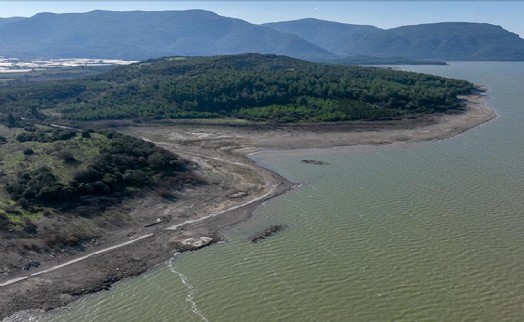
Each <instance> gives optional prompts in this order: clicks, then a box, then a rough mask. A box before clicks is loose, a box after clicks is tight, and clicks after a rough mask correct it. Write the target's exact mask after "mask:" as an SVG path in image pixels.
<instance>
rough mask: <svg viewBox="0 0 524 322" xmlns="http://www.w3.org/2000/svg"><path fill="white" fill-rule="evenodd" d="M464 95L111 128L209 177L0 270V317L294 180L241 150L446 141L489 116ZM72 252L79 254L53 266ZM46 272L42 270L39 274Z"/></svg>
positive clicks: (101, 276)
mask: <svg viewBox="0 0 524 322" xmlns="http://www.w3.org/2000/svg"><path fill="white" fill-rule="evenodd" d="M464 99H465V100H466V101H467V109H466V111H465V112H462V113H450V114H439V115H425V116H419V117H416V118H408V119H403V120H394V121H379V122H345V123H337V124H333V123H322V124H315V125H297V126H295V125H293V126H268V127H242V126H229V127H228V126H218V125H211V124H180V123H176V122H174V123H173V124H163V125H153V126H140V127H124V128H119V129H118V130H119V131H121V132H124V133H127V134H131V135H134V136H137V137H142V138H144V139H147V140H151V141H153V142H155V143H156V144H158V145H160V146H162V147H164V148H167V149H170V150H173V151H174V152H175V153H177V154H179V155H181V156H182V157H184V158H188V159H191V160H193V161H194V162H196V163H197V164H198V165H199V169H198V172H199V174H200V175H202V176H203V177H204V178H205V179H206V180H208V182H210V183H211V184H209V185H206V186H203V187H198V188H195V189H194V190H189V191H185V192H184V193H183V195H181V196H180V198H179V200H178V201H177V202H175V203H168V202H166V201H160V200H155V199H148V198H145V199H144V200H143V201H142V202H140V203H138V204H136V205H133V207H134V208H133V209H132V210H130V212H129V214H128V216H129V218H130V219H132V220H130V222H131V224H130V225H129V226H126V227H122V228H121V229H120V230H119V231H118V232H116V233H108V234H106V235H104V236H101V238H100V239H98V240H97V242H96V243H94V244H92V245H88V246H87V247H86V248H85V250H83V251H81V252H76V253H65V254H62V255H61V256H57V257H53V258H45V259H44V260H42V261H41V265H40V266H39V267H38V268H32V269H31V270H29V271H18V272H13V273H10V274H4V275H3V276H2V277H0V289H1V292H0V319H2V318H4V317H6V316H9V315H11V314H13V313H14V312H17V311H20V310H28V309H43V310H49V309H53V308H56V307H59V306H63V305H66V304H67V303H69V302H71V301H73V300H75V299H76V298H78V297H79V296H81V295H83V294H88V293H92V292H97V291H100V290H103V289H107V288H109V287H110V286H111V284H112V283H114V282H116V281H118V280H121V279H123V278H126V277H130V276H136V275H138V274H141V273H143V272H145V271H146V270H148V269H149V268H151V267H153V266H155V265H157V264H159V263H162V262H164V261H166V260H168V259H169V258H170V257H172V256H173V254H174V253H175V252H177V251H180V250H191V249H193V248H198V247H200V245H197V244H194V245H191V244H189V245H187V243H185V241H187V240H198V239H201V238H210V239H211V240H212V241H217V240H219V239H220V232H221V230H223V229H224V228H227V227H229V226H231V225H234V224H236V223H239V222H241V221H244V220H246V219H248V218H249V217H250V216H251V214H252V212H253V210H254V209H255V208H256V207H257V206H259V205H260V204H261V203H263V202H264V201H265V200H268V199H269V198H273V197H275V196H278V195H280V194H282V193H285V192H286V191H288V190H289V189H292V188H293V187H294V184H293V183H290V182H288V181H287V180H286V179H284V178H282V177H280V176H279V175H277V174H275V173H272V172H270V171H269V170H267V169H264V168H261V167H259V166H258V165H257V164H256V163H255V162H253V161H252V160H251V159H249V154H250V153H253V152H258V151H261V150H264V149H283V150H284V149H285V150H289V149H299V148H324V147H335V146H348V145H369V144H373V145H376V144H389V143H395V142H418V141H428V140H439V139H446V138H449V137H453V136H455V135H458V134H460V133H463V132H465V131H467V130H468V129H471V128H473V127H476V126H478V125H480V124H483V123H485V122H487V121H489V120H491V119H493V118H495V117H496V113H495V112H494V111H493V110H492V109H490V108H488V107H487V106H486V105H485V100H486V97H485V96H483V95H471V96H468V97H465V98H464ZM159 218H160V221H159V222H158V223H156V222H157V221H158V219H159ZM151 223H155V224H154V225H150V224H151ZM206 240H207V239H206ZM110 247H114V248H112V249H109V248H110ZM86 255H88V256H86ZM89 255H90V256H89ZM81 257H82V258H83V257H85V259H82V260H79V261H77V262H74V263H70V264H68V265H66V266H64V267H60V268H57V265H60V264H64V263H66V262H68V261H71V260H73V259H75V258H76V259H78V258H81ZM46 270H49V272H46V273H41V274H38V272H42V271H46ZM79 272H82V273H81V274H79ZM35 273H36V274H35ZM29 274H34V275H33V276H28V275H29ZM19 278H20V279H21V280H19V281H16V282H15V281H14V280H15V279H19ZM11 282H12V283H11Z"/></svg>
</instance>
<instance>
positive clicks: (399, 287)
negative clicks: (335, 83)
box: [13, 62, 524, 321]
mask: <svg viewBox="0 0 524 322" xmlns="http://www.w3.org/2000/svg"><path fill="white" fill-rule="evenodd" d="M408 68H409V69H411V70H416V71H423V72H427V73H432V74H439V75H444V76H449V77H456V78H463V79H468V80H470V81H474V82H476V83H479V84H483V85H486V86H488V87H489V89H490V90H489V94H490V95H491V97H492V99H490V100H489V101H488V104H489V105H490V106H493V107H495V108H496V110H497V113H498V114H499V118H497V119H495V120H494V121H491V122H489V123H487V124H484V125H482V126H480V127H477V128H475V129H473V130H471V131H468V132H466V133H465V134H462V135H460V136H457V137H455V138H452V139H448V140H443V141H433V142H425V143H413V144H405V143H404V144H393V145H388V146H380V147H372V146H364V147H348V148H333V149H327V150H315V149H311V150H301V151H289V152H282V151H279V152H271V151H268V152H264V153H259V154H257V155H256V156H255V158H256V159H257V161H258V162H259V163H260V164H262V165H264V166H266V167H268V168H270V169H273V170H275V171H277V172H278V173H280V174H282V175H284V176H285V177H287V178H288V179H290V180H292V181H295V182H301V183H305V184H304V185H303V186H302V187H301V188H299V189H297V190H294V191H292V192H290V193H288V194H286V195H284V196H282V197H279V198H276V199H273V200H271V201H270V202H267V203H266V204H264V205H263V206H262V207H259V208H258V209H257V210H256V216H255V217H254V218H253V219H252V220H250V221H248V222H245V223H242V224H239V225H237V226H235V227H233V228H231V229H229V230H228V231H226V232H225V235H226V242H225V243H223V244H219V245H215V246H212V247H209V248H205V249H203V250H200V251H198V252H192V253H186V254H180V255H177V256H176V258H174V260H171V261H169V262H168V263H164V264H162V265H159V266H158V267H157V268H156V269H154V270H152V271H150V272H148V273H147V274H144V275H142V276H140V277H137V278H133V279H129V280H125V281H123V282H120V283H117V284H116V285H115V286H114V288H113V289H112V290H110V291H105V292H101V293H98V294H94V295H90V296H86V297H83V298H81V299H80V300H78V301H76V302H74V303H72V304H71V305H69V306H68V307H66V308H62V309H58V310H54V311H52V312H48V313H46V314H36V313H31V317H32V318H34V320H35V321H207V320H209V321H522V320H523V319H524V199H523V195H522V191H524V163H523V162H522V160H523V157H524V142H523V138H524V112H523V111H524V90H523V89H524V88H523V86H524V85H523V84H524V63H498V62H493V63H492V62H489V63H486V62H482V63H479V62H468V63H452V64H451V66H416V67H408ZM302 159H316V160H322V161H327V162H329V165H325V166H318V165H311V164H304V163H301V162H300V160H302ZM275 223H278V224H284V225H286V227H287V229H286V230H285V231H284V232H282V233H279V234H278V235H276V236H274V237H271V238H269V239H267V240H265V241H262V242H260V243H257V244H252V243H250V242H249V241H248V237H249V236H250V235H252V234H253V233H255V232H257V231H259V230H262V229H264V228H266V227H267V226H269V225H270V224H275ZM13 320H14V319H13ZM23 320H24V321H27V315H26V316H25V317H24V318H23Z"/></svg>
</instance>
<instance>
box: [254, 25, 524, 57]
mask: <svg viewBox="0 0 524 322" xmlns="http://www.w3.org/2000/svg"><path fill="white" fill-rule="evenodd" d="M264 25H265V26H268V27H271V28H273V29H275V30H277V31H280V32H286V33H293V34H296V35H298V36H300V37H302V38H304V39H305V40H307V41H309V42H311V43H312V44H315V45H317V46H319V47H322V48H324V49H326V50H329V51H331V52H333V53H335V54H337V55H340V56H360V55H364V56H378V57H393V56H397V57H398V56H400V57H406V58H415V59H439V60H524V39H522V38H520V37H519V36H518V35H517V34H514V33H512V32H509V31H507V30H505V29H503V28H502V27H500V26H495V25H491V24H487V23H467V22H442V23H431V24H421V25H413V26H403V27H398V28H393V29H388V30H385V29H380V28H377V27H373V26H363V25H352V24H344V23H338V22H331V21H324V20H318V19H300V20H294V21H285V22H275V23H267V24H264ZM330 35H331V36H330Z"/></svg>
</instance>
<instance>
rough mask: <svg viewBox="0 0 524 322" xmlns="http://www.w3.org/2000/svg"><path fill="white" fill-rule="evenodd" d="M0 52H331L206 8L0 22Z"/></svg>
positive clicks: (132, 56)
mask: <svg viewBox="0 0 524 322" xmlns="http://www.w3.org/2000/svg"><path fill="white" fill-rule="evenodd" d="M0 42H1V43H2V46H1V48H0V56H5V57H17V58H35V57H47V58H51V57H52V58H61V57H93V58H120V59H129V60H143V59H148V58H156V57H161V56H173V55H188V56H194V55H198V56H207V55H217V54H236V53H246V52H259V53H274V54H283V55H290V56H295V57H299V58H305V59H321V58H326V57H332V56H333V55H332V54H331V53H329V52H328V51H326V50H324V49H321V48H318V47H317V46H315V45H312V44H310V43H308V42H307V41H305V40H303V39H301V38H300V37H298V36H296V35H293V34H284V33H280V32H277V31H275V30H273V29H271V28H268V27H264V26H258V25H253V24H250V23H248V22H246V21H243V20H240V19H234V18H227V17H222V16H219V15H217V14H215V13H213V12H209V11H203V10H187V11H162V12H142V11H129V12H112V11H92V12H88V13H68V14H53V13H40V14H37V15H35V16H33V17H31V18H27V19H21V20H18V21H11V22H9V23H5V24H1V23H0Z"/></svg>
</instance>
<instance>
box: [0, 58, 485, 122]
mask: <svg viewBox="0 0 524 322" xmlns="http://www.w3.org/2000/svg"><path fill="white" fill-rule="evenodd" d="M474 89H475V87H474V85H473V84H472V83H469V82H467V81H462V80H454V79H448V78H443V77H437V76H432V75H426V74H417V73H410V72H403V71H397V70H391V69H386V68H372V67H360V66H340V65H330V64H319V63H311V62H306V61H302V60H298V59H294V58H290V57H286V56H277V55H262V54H241V55H226V56H214V57H167V58H160V59H153V60H147V61H143V62H139V63H135V64H131V65H128V66H121V67H117V68H115V69H113V70H112V71H109V72H107V73H104V74H101V75H97V76H91V77H88V78H84V79H76V80H61V81H50V82H41V83H36V84H35V83H33V84H26V83H24V82H13V83H10V84H9V85H7V86H4V87H1V88H0V112H3V113H5V114H8V113H13V114H15V115H17V116H20V117H27V118H38V119H45V118H50V117H57V116H58V117H61V118H63V119H68V120H76V121H87V120H108V119H112V120H114V119H140V120H144V119H179V118H183V119H186V118H222V117H227V118H239V119H246V120H250V121H256V122H270V123H296V122H319V121H347V120H383V119H392V118H402V117H405V116H407V115H413V114H421V113H423V114H426V113H439V112H445V111H449V110H460V109H462V108H463V106H464V105H463V102H462V101H461V100H460V99H459V98H458V97H457V96H458V95H464V94H468V93H471V92H472V91H473V90H474Z"/></svg>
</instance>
